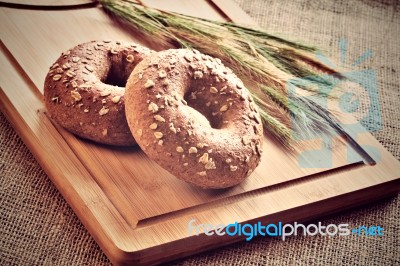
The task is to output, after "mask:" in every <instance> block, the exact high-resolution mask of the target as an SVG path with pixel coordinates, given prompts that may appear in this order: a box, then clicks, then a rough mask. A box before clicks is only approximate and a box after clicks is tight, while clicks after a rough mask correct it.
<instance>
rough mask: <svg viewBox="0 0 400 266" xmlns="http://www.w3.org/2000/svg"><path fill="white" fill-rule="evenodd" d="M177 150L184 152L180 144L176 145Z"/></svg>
mask: <svg viewBox="0 0 400 266" xmlns="http://www.w3.org/2000/svg"><path fill="white" fill-rule="evenodd" d="M176 151H177V152H184V149H183V148H182V147H181V146H178V147H176Z"/></svg>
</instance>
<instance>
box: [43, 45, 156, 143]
mask: <svg viewBox="0 0 400 266" xmlns="http://www.w3.org/2000/svg"><path fill="white" fill-rule="evenodd" d="M150 53H151V51H150V50H149V49H147V48H145V47H142V46H139V45H137V44H135V43H126V42H119V41H92V42H88V43H83V44H79V45H77V46H76V47H74V48H72V49H70V50H68V51H67V52H65V53H63V54H62V55H61V56H60V57H59V58H58V59H57V61H56V62H55V63H54V64H53V65H52V66H51V67H50V71H49V72H48V74H47V76H46V80H45V84H44V100H45V104H46V108H47V111H48V113H49V114H50V116H51V117H52V118H53V119H54V120H55V121H56V122H57V123H58V124H60V125H61V126H63V127H64V128H66V129H67V130H69V131H71V132H72V133H74V134H76V135H78V136H80V137H82V138H85V139H90V140H93V141H96V142H99V143H104V144H110V145H119V146H123V145H134V144H136V142H135V140H134V138H133V137H132V134H131V132H130V130H129V128H128V125H127V122H126V118H125V107H124V105H125V100H124V93H125V84H126V81H127V79H128V77H129V75H130V73H131V72H132V70H133V69H134V68H135V66H136V65H137V64H138V63H139V62H140V61H141V60H142V59H143V58H144V57H145V56H147V55H149V54H150Z"/></svg>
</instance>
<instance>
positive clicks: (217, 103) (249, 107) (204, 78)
mask: <svg viewBox="0 0 400 266" xmlns="http://www.w3.org/2000/svg"><path fill="white" fill-rule="evenodd" d="M125 101H126V105H125V109H126V116H127V121H128V125H129V128H130V129H131V131H132V134H133V136H134V137H135V139H136V141H137V143H138V144H139V146H140V147H141V148H142V150H143V151H144V152H145V153H146V154H147V155H148V157H150V158H151V159H153V160H154V161H155V162H157V163H158V164H159V165H161V166H162V167H163V168H165V169H166V170H168V171H169V172H170V173H172V174H173V175H175V176H176V177H178V178H180V179H182V180H184V181H187V182H189V183H191V184H193V185H195V186H199V187H202V188H226V187H231V186H234V185H237V184H239V183H240V182H242V181H243V180H244V179H245V178H246V177H247V176H249V175H250V173H251V172H252V171H253V170H254V168H256V166H257V165H258V164H259V162H260V157H261V153H262V147H261V146H262V139H263V128H262V124H261V118H260V115H259V113H258V111H257V108H256V106H255V104H254V102H253V100H252V98H251V97H250V95H249V93H248V91H247V89H246V88H245V87H244V85H243V83H242V81H241V80H240V79H239V78H238V77H237V76H236V75H235V74H233V73H232V71H231V70H230V69H228V68H227V67H225V66H224V65H223V64H222V63H221V61H220V60H219V59H215V58H212V57H210V56H207V55H204V54H201V53H199V52H198V51H196V50H193V51H192V50H188V49H171V50H167V51H162V52H157V53H153V54H152V55H151V56H149V57H146V58H145V59H144V60H143V61H142V62H140V63H139V64H138V65H137V66H136V68H135V69H134V70H133V72H132V74H131V75H130V77H129V79H128V82H127V85H126V94H125Z"/></svg>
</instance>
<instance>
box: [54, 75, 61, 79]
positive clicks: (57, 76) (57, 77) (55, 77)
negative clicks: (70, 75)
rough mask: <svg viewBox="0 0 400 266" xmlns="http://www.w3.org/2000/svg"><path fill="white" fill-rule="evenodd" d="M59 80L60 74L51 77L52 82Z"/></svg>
mask: <svg viewBox="0 0 400 266" xmlns="http://www.w3.org/2000/svg"><path fill="white" fill-rule="evenodd" d="M60 79H61V75H60V74H57V75H54V76H53V80H55V81H58V80H60Z"/></svg>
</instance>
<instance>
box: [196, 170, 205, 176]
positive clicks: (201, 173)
mask: <svg viewBox="0 0 400 266" xmlns="http://www.w3.org/2000/svg"><path fill="white" fill-rule="evenodd" d="M197 174H198V175H200V176H206V175H207V172H206V171H202V172H197Z"/></svg>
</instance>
